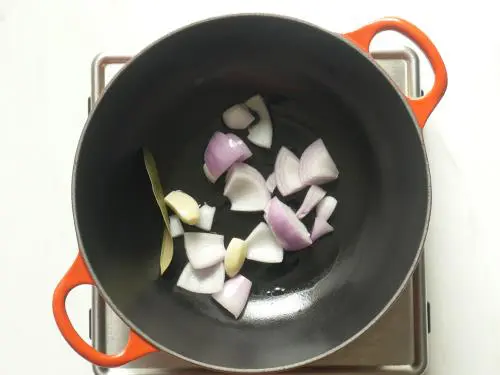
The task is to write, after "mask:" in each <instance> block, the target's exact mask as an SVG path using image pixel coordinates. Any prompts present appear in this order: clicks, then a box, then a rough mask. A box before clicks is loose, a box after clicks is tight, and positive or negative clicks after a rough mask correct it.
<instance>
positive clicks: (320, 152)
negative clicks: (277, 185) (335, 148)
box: [299, 139, 339, 185]
mask: <svg viewBox="0 0 500 375" xmlns="http://www.w3.org/2000/svg"><path fill="white" fill-rule="evenodd" d="M299 174H300V179H301V181H302V183H303V184H305V185H321V184H324V183H326V182H329V181H332V180H335V179H336V178H337V177H338V176H339V170H338V169H337V166H336V165H335V162H334V161H333V159H332V157H331V156H330V154H329V153H328V150H327V149H326V146H325V143H324V142H323V140H322V139H318V140H316V141H314V142H313V143H311V144H310V145H309V146H308V147H307V148H306V149H305V150H304V152H303V153H302V156H301V157H300V168H299Z"/></svg>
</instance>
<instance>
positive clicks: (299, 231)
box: [264, 197, 312, 250]
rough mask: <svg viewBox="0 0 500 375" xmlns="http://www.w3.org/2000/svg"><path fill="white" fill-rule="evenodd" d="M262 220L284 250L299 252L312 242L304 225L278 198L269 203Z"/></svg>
mask: <svg viewBox="0 0 500 375" xmlns="http://www.w3.org/2000/svg"><path fill="white" fill-rule="evenodd" d="M264 218H265V220H266V221H267V223H268V224H269V227H270V228H271V230H272V231H273V233H274V235H275V236H276V238H277V240H278V242H279V243H280V245H281V246H283V249H285V250H301V249H303V248H305V247H308V246H309V245H311V243H312V241H311V238H310V237H309V232H308V231H307V228H306V227H305V225H304V224H303V223H302V222H301V221H300V220H299V219H298V218H297V216H295V213H294V212H293V210H292V209H291V208H290V207H288V206H287V205H286V204H284V203H282V202H281V201H280V200H279V199H278V198H276V197H274V198H273V199H271V202H270V203H269V207H268V210H267V213H266V214H264Z"/></svg>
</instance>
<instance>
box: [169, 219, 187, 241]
mask: <svg viewBox="0 0 500 375" xmlns="http://www.w3.org/2000/svg"><path fill="white" fill-rule="evenodd" d="M170 234H171V235H172V238H175V237H179V236H182V235H183V234H184V228H183V227H182V223H181V220H180V219H179V218H178V217H177V216H175V215H170Z"/></svg>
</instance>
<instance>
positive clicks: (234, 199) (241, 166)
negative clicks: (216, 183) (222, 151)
mask: <svg viewBox="0 0 500 375" xmlns="http://www.w3.org/2000/svg"><path fill="white" fill-rule="evenodd" d="M224 196H226V197H227V198H228V199H229V200H230V201H231V210H232V211H262V210H264V208H265V207H266V205H267V203H268V202H269V200H270V199H271V194H270V193H269V191H268V190H267V187H266V181H265V180H264V177H262V175H261V174H260V173H259V171H257V170H256V169H255V168H254V167H251V166H250V165H248V164H245V163H237V164H235V165H233V167H232V168H231V170H230V171H229V172H228V175H227V179H226V186H225V187H224Z"/></svg>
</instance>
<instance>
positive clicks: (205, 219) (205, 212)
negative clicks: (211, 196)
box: [196, 203, 215, 231]
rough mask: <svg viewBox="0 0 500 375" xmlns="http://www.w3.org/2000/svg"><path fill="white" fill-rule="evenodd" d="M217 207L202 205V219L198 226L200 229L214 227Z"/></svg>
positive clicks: (207, 229)
mask: <svg viewBox="0 0 500 375" xmlns="http://www.w3.org/2000/svg"><path fill="white" fill-rule="evenodd" d="M214 215H215V207H212V206H209V205H208V204H206V203H205V204H204V205H203V206H201V207H200V220H198V224H196V226H197V227H198V228H200V229H203V230H206V231H209V230H210V229H212V224H213V222H214Z"/></svg>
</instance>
